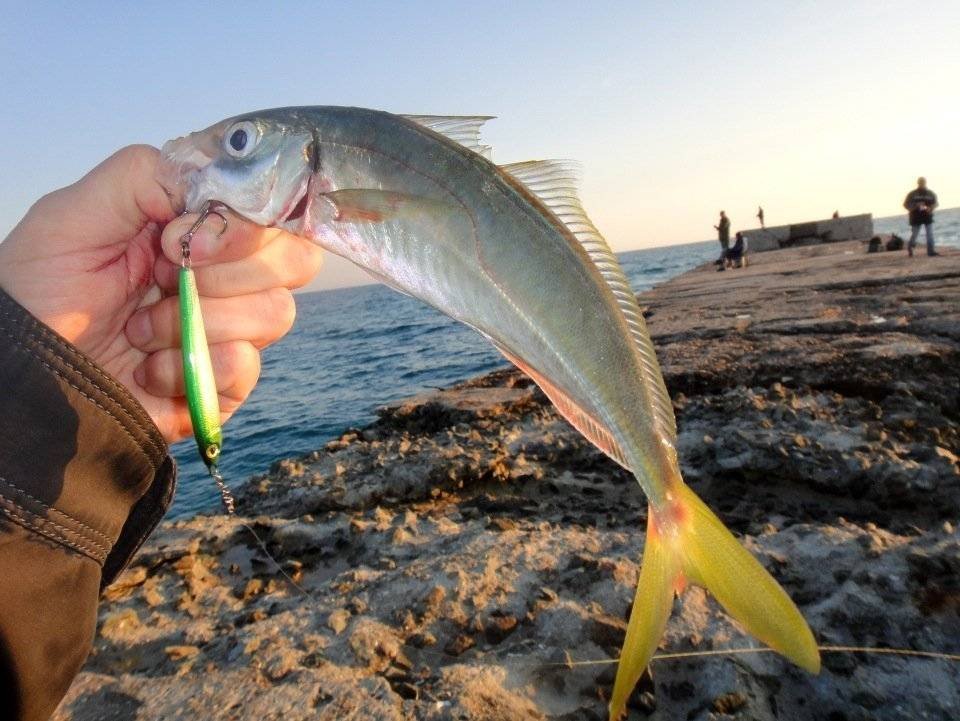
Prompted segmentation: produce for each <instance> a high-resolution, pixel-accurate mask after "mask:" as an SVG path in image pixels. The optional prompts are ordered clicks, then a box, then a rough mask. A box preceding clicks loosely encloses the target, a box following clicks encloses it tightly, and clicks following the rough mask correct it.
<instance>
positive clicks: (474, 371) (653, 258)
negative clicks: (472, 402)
mask: <svg viewBox="0 0 960 721" xmlns="http://www.w3.org/2000/svg"><path fill="white" fill-rule="evenodd" d="M874 225H875V230H876V232H878V233H891V232H892V233H897V234H899V235H901V236H903V237H904V239H906V238H908V237H909V232H910V228H909V226H908V225H907V223H906V219H905V217H903V216H897V217H894V218H880V219H877V220H876V221H875V223H874ZM934 232H935V237H936V240H937V242H938V243H942V244H944V245H953V246H957V247H960V209H954V210H950V211H945V212H941V213H938V214H937V219H936V223H935V224H934ZM919 242H920V243H921V245H922V243H923V242H924V239H923V235H922V233H921V237H920V239H919ZM718 250H719V248H718V245H717V242H716V241H707V242H702V243H691V244H687V245H674V246H669V247H664V248H652V249H648V250H637V251H631V252H626V253H621V254H619V258H620V262H621V264H622V265H623V269H624V272H625V273H626V275H627V278H628V279H629V280H630V283H631V285H632V286H633V289H634V290H636V291H637V292H639V291H643V290H646V289H648V288H650V287H652V286H654V285H656V284H658V283H662V282H663V281H665V280H667V279H669V278H672V277H674V276H676V275H679V274H680V273H684V272H686V271H687V270H690V269H692V268H694V267H696V266H697V265H700V264H701V263H704V262H706V261H709V260H713V259H714V258H716V257H717V255H718ZM921 252H923V251H922V250H921ZM296 298H297V322H296V324H295V326H294V328H293V330H291V331H290V333H289V334H288V335H287V336H286V337H285V338H283V339H282V340H281V341H279V342H278V343H276V344H274V345H273V346H271V347H269V348H267V349H266V350H264V352H263V356H262V361H263V370H262V373H261V377H260V382H259V383H258V384H257V387H256V389H254V391H253V393H252V394H251V396H250V398H249V399H248V400H247V402H246V403H245V404H244V406H243V407H242V408H241V409H240V410H239V411H238V412H237V413H236V414H235V415H234V416H233V418H231V419H230V421H229V423H228V424H227V425H226V427H225V433H224V436H225V440H224V449H223V457H222V466H221V470H222V471H223V474H224V476H225V478H226V480H227V482H228V483H232V484H234V485H236V484H238V483H240V482H241V481H243V480H245V479H246V478H248V477H249V476H251V475H253V474H256V473H263V472H265V471H266V470H267V469H268V468H269V467H270V465H271V463H273V462H274V461H276V460H278V459H280V458H286V457H289V456H296V455H301V454H305V453H308V452H310V451H312V450H315V449H317V448H320V447H322V446H323V445H324V444H325V443H326V442H327V441H329V440H331V439H333V438H336V437H338V436H339V435H340V434H341V433H342V432H343V431H344V430H345V429H347V428H350V427H357V426H363V425H366V424H368V423H370V422H371V421H372V420H373V419H374V418H375V417H376V409H377V407H379V406H382V405H384V404H386V403H390V402H393V401H397V400H400V399H402V398H407V397H409V396H412V395H415V394H417V393H421V392H423V391H426V390H429V389H432V388H442V387H445V386H449V385H451V384H453V383H456V382H457V381H461V380H464V379H467V378H470V377H472V376H476V375H479V374H482V373H486V372H489V371H491V370H494V369H496V368H501V367H506V365H507V362H506V361H505V360H504V359H503V356H501V355H500V354H499V353H498V352H497V351H496V350H494V349H493V348H492V347H491V346H490V344H489V343H488V342H487V341H486V340H484V339H483V338H482V337H480V335H478V334H477V333H476V332H475V331H473V330H470V329H469V328H467V327H466V326H463V325H461V324H459V323H456V322H454V321H452V320H450V319H449V318H447V317H446V316H444V315H443V314H441V313H439V312H438V311H435V310H433V309H432V308H430V307H428V306H426V305H424V304H423V303H421V302H420V301H417V300H414V299H413V298H409V297H407V296H405V295H401V294H399V293H396V292H394V291H392V290H390V289H388V288H386V287H385V286H382V285H365V286H360V287H355V288H345V289H340V290H330V291H321V292H316V293H303V294H299V295H297V297H296ZM173 453H174V456H175V457H176V459H177V463H178V464H179V466H180V476H179V488H178V489H177V495H176V499H175V501H174V504H173V509H172V510H171V513H170V516H172V517H184V516H191V515H193V514H195V513H197V512H199V511H211V510H215V509H216V508H217V507H218V505H219V494H218V493H217V490H216V487H215V486H214V484H213V481H212V480H210V478H209V476H208V475H207V473H206V470H205V469H204V467H203V465H202V464H201V463H200V461H199V460H198V457H197V452H196V446H195V444H194V443H193V440H192V439H189V440H186V441H182V442H180V443H178V444H176V445H175V446H174V447H173Z"/></svg>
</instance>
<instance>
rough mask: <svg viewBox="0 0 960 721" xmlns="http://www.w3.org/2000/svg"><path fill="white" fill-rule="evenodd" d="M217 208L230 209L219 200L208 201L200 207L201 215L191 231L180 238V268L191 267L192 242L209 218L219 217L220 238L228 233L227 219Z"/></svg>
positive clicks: (218, 234) (218, 235)
mask: <svg viewBox="0 0 960 721" xmlns="http://www.w3.org/2000/svg"><path fill="white" fill-rule="evenodd" d="M217 208H224V209H228V208H227V206H226V205H225V204H224V203H221V202H220V201H219V200H208V201H207V202H206V203H204V204H203V205H202V206H201V207H200V214H199V215H198V216H197V219H196V221H194V223H193V225H191V226H190V230H188V231H187V232H186V233H184V234H183V235H181V236H180V266H181V267H183V268H189V267H190V242H191V241H192V240H193V236H194V235H196V234H197V231H199V230H200V228H201V227H202V226H203V224H204V222H205V221H206V219H207V218H209V217H211V216H214V215H215V216H217V217H218V218H219V219H220V222H221V223H222V226H221V227H220V231H219V232H218V233H217V237H218V238H219V237H220V236H221V235H223V234H224V233H226V232H227V226H228V225H229V224H228V223H227V217H226V216H225V215H224V214H223V213H221V212H220V211H219V210H217Z"/></svg>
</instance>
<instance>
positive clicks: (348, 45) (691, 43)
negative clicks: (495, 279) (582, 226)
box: [0, 0, 960, 287]
mask: <svg viewBox="0 0 960 721" xmlns="http://www.w3.org/2000/svg"><path fill="white" fill-rule="evenodd" d="M0 17H2V18H3V23H2V24H0V68H2V78H3V80H2V82H0V133H2V135H0V137H2V138H3V143H2V145H0V147H2V156H3V170H4V173H3V177H2V180H0V188H2V192H0V237H4V236H6V234H7V233H8V232H9V230H10V229H11V228H12V227H13V226H14V225H15V224H16V222H17V221H18V220H19V218H20V217H21V216H22V215H23V213H24V212H25V211H26V210H27V208H28V207H29V206H30V204H31V203H33V201H34V200H36V199H37V198H38V197H40V196H41V195H43V194H44V193H46V192H49V191H50V190H53V189H55V188H57V187H60V186H62V185H65V184H68V183H70V182H73V181H74V180H76V179H77V178H79V177H80V176H82V175H83V174H84V173H85V172H86V171H87V170H89V169H90V168H91V167H93V166H94V165H96V164H97V163H98V162H99V161H100V160H102V159H103V158H105V157H107V156H108V155H110V154H111V153H112V152H113V151H114V150H116V149H118V148H120V147H122V146H124V145H126V144H129V143H134V142H146V143H150V144H153V145H160V144H161V143H163V142H164V141H165V140H166V139H168V138H170V137H175V136H178V135H182V134H184V133H186V132H189V131H192V130H198V129H200V128H203V127H206V126H208V125H210V124H212V123H214V122H216V121H218V120H221V119H222V118H225V117H229V116H232V115H236V114H238V113H243V112H248V111H251V110H255V109H259V108H268V107H275V106H281V105H357V106H364V107H372V108H379V109H382V110H388V111H391V112H397V113H416V114H439V115H469V114H483V115H495V116H497V119H496V120H493V121H490V122H489V123H488V124H487V126H485V130H484V136H485V139H486V141H487V142H489V143H490V144H492V145H493V148H494V160H495V161H496V162H502V163H508V162H514V161H519V160H528V159H533V158H573V159H576V160H578V161H580V162H581V164H582V167H583V183H582V188H581V197H582V199H583V203H584V207H585V208H586V209H587V212H588V213H589V214H590V216H591V217H592V219H593V221H594V223H595V224H596V225H597V226H598V228H599V229H600V230H601V232H603V233H604V235H605V236H606V237H607V240H608V241H609V242H610V245H611V246H612V247H613V248H614V250H617V251H622V250H628V249H635V248H644V247H651V246H661V245H671V244H676V243H686V242H693V241H698V240H705V239H708V238H711V237H714V231H713V228H712V226H713V224H714V223H715V222H716V220H717V217H716V216H717V214H718V212H719V210H720V209H724V210H726V211H727V214H728V215H729V216H730V217H731V220H732V223H733V227H734V229H737V228H749V227H753V226H754V225H755V224H756V219H755V218H754V215H755V214H756V212H757V206H758V205H762V206H763V208H764V211H765V214H766V221H767V224H768V225H776V224H781V223H790V222H800V221H804V220H814V219H818V218H824V217H828V216H829V215H830V214H831V213H832V212H833V211H834V210H839V211H840V213H841V214H845V215H852V214H855V213H861V212H872V213H874V215H875V216H878V217H879V216H885V215H891V214H895V213H897V212H900V211H901V207H900V205H901V203H902V201H903V197H904V195H905V194H906V192H907V191H908V190H910V189H911V188H912V187H913V186H914V183H915V180H916V177H917V176H918V175H921V174H922V175H925V176H926V177H927V179H928V182H929V185H930V187H931V188H932V189H933V190H935V191H936V192H937V193H938V195H939V196H940V203H941V206H942V207H954V206H958V205H960V130H958V129H960V92H958V88H960V80H958V79H960V50H958V49H957V48H958V44H957V43H958V40H957V39H958V38H960V2H957V1H956V0H949V1H947V2H937V1H936V0H932V1H929V2H924V3H917V4H911V3H904V2H902V0H901V1H900V2H883V1H878V0H871V1H865V2H857V1H854V2H836V1H834V2H800V3H789V4H787V3H779V2H774V3H770V2H753V3H750V2H745V3H731V4H725V5H724V6H723V7H719V3H714V2H702V3H698V2H675V3H669V4H668V3H649V2H637V1H634V2H622V3H621V2H603V1H602V0H597V1H595V2H591V3H584V2H582V1H579V2H566V1H564V0H554V1H553V2H524V1H522V0H521V1H519V2H518V1H517V0H513V1H512V2H482V3H478V2H469V3H468V2H454V1H453V0H447V2H416V1H409V2H397V1H396V0H394V1H393V2H362V1H361V0H356V1H354V2H315V3H303V2H276V3H263V2H257V3H252V2H249V3H248V2H230V3H194V2H189V3H179V2H166V3H119V2H117V3H97V2H84V3H76V4H71V5H70V6H67V5H66V4H60V3H45V4H39V3H37V4H34V3H25V2H22V0H17V1H16V2H9V0H0ZM364 279H365V276H363V275H362V274H361V273H359V272H357V271H356V270H354V269H351V268H349V267H347V264H346V263H345V262H336V261H334V260H331V261H329V262H328V263H327V266H326V267H325V268H324V270H323V271H321V275H320V277H319V279H318V281H317V282H316V283H315V284H314V286H312V287H335V286H338V285H346V284H351V283H356V282H362V281H364Z"/></svg>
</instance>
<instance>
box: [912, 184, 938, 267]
mask: <svg viewBox="0 0 960 721" xmlns="http://www.w3.org/2000/svg"><path fill="white" fill-rule="evenodd" d="M903 207H904V208H906V209H907V211H909V213H910V242H909V243H907V253H909V254H910V256H911V257H912V256H913V249H914V247H915V246H916V244H917V235H918V234H919V233H920V226H921V225H922V226H923V227H924V229H925V230H926V233H927V255H940V254H939V253H938V252H937V251H935V250H934V249H933V228H932V227H931V226H932V225H933V211H934V209H935V208H936V207H937V194H936V193H934V192H933V191H932V190H930V188H928V187H927V179H926V178H917V187H916V188H914V189H913V190H911V191H910V192H909V193H907V199H906V200H904V201H903Z"/></svg>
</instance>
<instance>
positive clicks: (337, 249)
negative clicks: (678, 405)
mask: <svg viewBox="0 0 960 721" xmlns="http://www.w3.org/2000/svg"><path fill="white" fill-rule="evenodd" d="M489 119H490V118H489V116H431V115H396V114H392V113H387V112H383V111H379V110H370V109H364V108H351V107H337V106H315V107H288V108H277V109H272V110H264V111H257V112H253V113H248V114H244V115H240V116H237V117H233V118H229V119H227V120H223V121H221V122H219V123H216V124H215V125H212V126H210V127H209V128H207V129H206V130H202V131H199V132H195V133H191V134H189V135H186V136H184V137H181V138H177V139H174V140H171V141H169V142H167V143H166V144H165V145H164V146H163V148H162V149H161V161H160V164H159V169H158V174H157V179H158V181H159V182H160V183H161V184H162V185H163V186H164V188H165V189H166V190H167V192H168V194H170V196H171V198H174V199H175V202H181V203H182V205H183V206H184V207H185V209H186V210H188V211H196V210H198V209H200V208H201V207H202V206H203V205H204V204H205V203H208V202H211V201H216V202H219V203H223V204H224V205H226V206H227V207H229V208H230V209H232V211H233V212H235V213H238V214H239V215H241V216H243V217H245V218H246V219H248V220H250V221H252V222H254V223H259V224H260V225H264V226H270V227H275V228H282V229H284V230H286V231H288V232H290V233H294V234H297V235H299V236H302V237H304V238H308V239H310V240H311V241H313V242H315V243H317V244H319V245H320V246H321V247H323V248H325V249H326V250H328V251H330V252H332V253H335V254H337V255H340V256H343V257H344V258H347V259H348V260H351V261H353V262H354V263H356V264H357V265H359V266H360V267H362V268H364V269H365V270H366V271H367V272H368V273H370V274H371V275H372V276H373V277H374V278H376V279H378V280H381V281H382V282H384V283H385V284H387V285H389V286H391V287H393V288H394V289H396V290H399V291H401V292H403V293H406V294H407V295H410V296H413V297H415V298H419V299H420V300H422V301H424V302H426V303H427V304H429V305H431V306H433V307H434V308H436V309H438V310H440V311H441V312H443V313H445V314H447V315H448V316H450V317H451V318H453V319H455V320H457V321H460V322H461V323H464V324H466V325H468V326H470V327H471V328H473V329H475V330H476V331H478V332H479V333H480V334H482V335H483V336H485V337H486V338H487V339H488V340H490V341H491V342H492V343H493V345H494V346H495V347H496V348H497V349H498V350H499V351H500V352H501V353H502V354H503V355H504V356H505V357H506V358H507V359H508V360H510V361H511V362H512V363H513V364H515V365H516V366H517V367H518V368H520V369H521V370H522V371H523V372H525V373H526V374H528V375H529V376H530V377H531V378H532V379H533V380H534V382H536V384H537V385H538V386H539V387H540V388H541V389H542V390H543V392H544V393H545V394H546V395H547V396H548V397H549V398H550V400H551V401H552V402H553V404H554V406H555V407H556V408H557V410H558V411H559V413H560V414H561V415H562V416H563V417H564V418H566V419H567V420H568V421H569V422H570V423H571V424H572V425H573V426H574V427H575V428H576V429H577V430H578V431H580V432H581V433H582V434H583V435H584V436H585V437H586V438H587V439H588V440H590V441H591V442H592V443H593V444H594V445H595V446H597V448H599V449H600V450H601V451H602V452H604V453H605V454H606V455H608V456H609V457H610V458H612V459H613V460H614V461H615V462H616V463H618V464H620V465H621V466H623V467H624V468H626V469H627V470H628V471H630V472H631V473H632V474H633V475H634V477H635V478H636V480H637V482H638V483H639V485H640V486H641V488H642V489H643V491H644V493H645V495H646V497H647V501H648V516H647V526H646V536H645V545H644V550H643V557H642V562H641V570H640V574H639V580H638V584H637V590H636V595H635V598H634V603H633V608H632V611H631V614H630V619H629V622H628V625H627V632H626V638H625V641H624V646H623V650H622V653H621V655H620V660H619V665H618V668H617V674H616V678H615V681H614V687H613V690H612V693H611V695H610V702H609V714H610V717H611V718H613V719H616V718H620V717H621V716H622V715H623V713H624V710H625V706H626V702H627V699H628V697H629V695H630V693H631V692H632V690H633V688H634V686H635V685H636V683H637V681H638V680H639V678H640V676H641V674H642V673H643V671H644V669H645V668H646V666H647V664H648V663H649V661H650V659H651V658H652V656H653V654H654V652H655V650H656V648H657V645H658V643H659V641H660V639H661V638H662V636H663V633H664V631H665V629H666V625H667V621H668V619H669V616H670V613H671V610H672V605H673V598H674V594H675V593H678V592H680V591H682V590H683V589H684V588H685V586H686V584H688V583H694V584H697V585H700V586H703V587H705V588H706V589H707V590H708V591H710V592H711V593H712V594H713V595H714V597H715V598H716V599H717V601H718V602H719V603H720V605H721V606H722V607H723V608H724V609H725V610H726V612H727V613H728V614H729V615H730V616H732V617H733V618H734V619H735V620H737V621H738V622H739V623H740V624H741V625H742V626H743V627H744V628H745V629H746V630H747V631H748V632H749V633H751V634H753V635H754V636H755V637H756V638H758V639H759V640H760V641H762V642H763V643H765V644H767V645H768V646H769V647H771V648H772V649H774V650H776V651H778V652H779V653H780V654H782V655H783V656H785V657H786V658H788V659H790V660H791V661H793V662H794V663H795V664H797V665H799V666H800V667H802V668H804V669H806V670H807V671H809V672H811V673H817V672H818V671H819V669H820V656H819V651H818V649H817V644H816V641H815V639H814V636H813V633H812V632H811V630H810V628H809V626H808V625H807V623H806V621H805V620H804V618H803V616H802V615H801V614H800V611H799V610H798V609H797V607H796V605H795V604H794V603H793V601H791V600H790V598H789V596H788V595H787V594H786V592H785V591H784V590H783V589H782V588H781V587H780V585H779V584H778V583H777V582H776V581H775V580H774V579H773V577H772V576H771V575H770V574H769V573H768V572H767V571H766V570H765V569H764V567H763V566H762V565H761V564H760V563H759V562H758V561H757V559H756V558H754V557H753V556H752V555H751V554H750V553H749V552H748V551H747V550H746V549H745V548H744V547H743V546H742V545H741V544H740V543H739V541H737V539H736V538H735V537H734V536H733V534H732V533H730V531H729V530H728V529H727V528H726V527H725V526H724V524H723V522H722V521H721V520H720V519H719V518H718V517H717V516H716V515H715V514H714V513H713V512H712V511H711V510H710V509H709V508H708V507H707V506H706V504H704V503H703V501H701V500H700V499H699V498H698V497H697V495H696V494H695V493H694V492H693V491H692V490H691V489H690V488H689V487H688V486H687V485H686V484H685V483H684V481H683V478H682V476H681V472H680V463H679V458H678V455H677V448H676V441H677V426H676V419H675V417H674V412H673V405H672V403H671V400H670V396H669V394H668V392H667V388H666V385H665V383H664V380H663V374H662V372H661V369H660V366H659V363H658V361H657V356H656V351H655V349H654V345H653V342H652V340H651V338H650V334H649V332H648V329H647V326H646V322H645V321H644V318H643V314H642V312H641V310H640V308H639V306H638V305H637V301H636V297H635V295H634V294H633V292H632V291H631V289H630V285H629V283H628V282H627V279H626V277H625V275H624V273H623V270H622V269H621V267H620V265H619V263H618V261H617V259H616V257H615V256H614V254H613V253H612V252H611V250H610V247H609V246H608V244H607V242H606V240H605V239H604V238H603V236H602V235H601V234H600V232H599V230H598V229H597V228H596V226H595V225H594V224H593V222H592V221H591V220H590V219H589V217H588V216H587V214H586V212H585V211H584V209H583V206H582V204H581V202H580V199H579V197H578V191H577V177H578V174H579V171H578V166H576V165H575V164H573V163H572V162H570V161H557V160H536V161H524V162H519V163H511V164H507V165H496V164H495V163H494V162H493V161H492V159H491V157H490V156H491V151H490V148H489V146H486V145H484V144H483V143H482V141H481V138H480V129H481V127H482V125H483V123H484V122H485V121H487V120H489Z"/></svg>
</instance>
